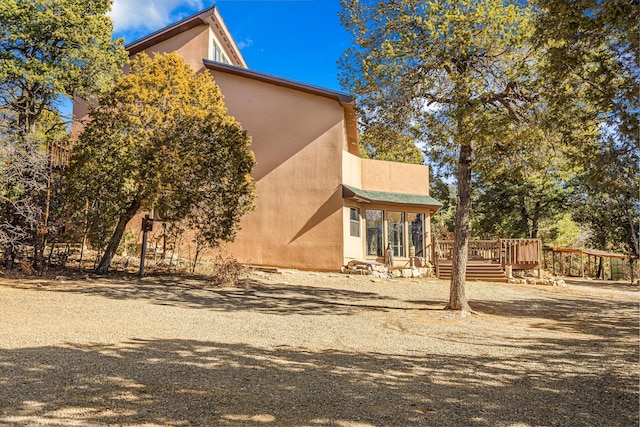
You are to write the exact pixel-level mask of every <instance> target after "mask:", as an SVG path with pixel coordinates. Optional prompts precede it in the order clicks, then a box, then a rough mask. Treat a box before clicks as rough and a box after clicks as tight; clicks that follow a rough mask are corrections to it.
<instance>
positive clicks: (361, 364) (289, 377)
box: [0, 340, 639, 426]
mask: <svg viewBox="0 0 640 427" xmlns="http://www.w3.org/2000/svg"><path fill="white" fill-rule="evenodd" d="M520 344H521V347H522V348H523V349H527V348H529V347H531V348H535V349H538V348H539V346H540V345H543V346H545V348H546V350H545V351H542V352H541V351H535V352H530V353H527V354H531V356H530V357H529V356H527V357H520V358H518V359H515V360H511V361H510V362H511V363H506V364H505V363H504V362H505V361H504V360H499V359H496V358H493V357H490V356H481V355H477V356H464V357H463V356H445V355H435V354H426V355H424V356H420V357H417V356H405V355H386V354H357V353H348V352H339V351H322V352H308V351H304V350H300V349H291V348H286V347H283V348H280V349H276V350H273V351H271V350H265V349H260V348H255V347H252V346H249V345H229V344H220V343H215V342H201V341H190V340H135V341H130V342H127V343H123V344H120V345H117V346H106V345H80V346H72V345H67V346H53V347H40V348H26V349H17V350H0V424H2V423H4V424H5V425H13V426H27V425H34V424H39V423H43V424H47V425H72V424H73V425H92V424H93V425H95V424H101V425H118V424H124V425H127V424H136V423H152V424H156V425H162V426H165V425H167V424H170V425H278V426H284V425H317V426H328V425H339V426H344V425H364V426H367V425H397V426H400V425H402V426H404V425H450V426H453V425H459V426H463V425H464V426H471V425H476V426H512V425H522V426H533V425H571V426H578V425H580V426H583V425H590V426H635V425H638V422H639V420H638V388H637V377H636V376H635V375H633V374H632V373H628V372H620V371H617V370H615V369H602V368H601V366H602V365H601V363H602V360H600V359H599V358H597V357H595V356H593V355H591V354H590V353H584V352H581V351H580V349H576V347H575V346H574V342H572V341H558V340H549V341H546V342H540V341H539V340H531V341H528V342H527V341H525V342H521V343H520ZM566 364H578V365H582V366H584V367H585V370H584V371H581V372H577V371H572V370H571V369H566V367H567V365H566ZM571 366H573V365H571ZM592 366H593V369H592V368H591V367H592Z"/></svg>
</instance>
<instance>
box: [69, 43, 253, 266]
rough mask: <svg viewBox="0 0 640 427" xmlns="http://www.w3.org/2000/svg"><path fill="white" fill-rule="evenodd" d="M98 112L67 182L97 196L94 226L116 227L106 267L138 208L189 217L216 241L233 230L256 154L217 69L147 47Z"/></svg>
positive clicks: (85, 196)
mask: <svg viewBox="0 0 640 427" xmlns="http://www.w3.org/2000/svg"><path fill="white" fill-rule="evenodd" d="M90 117H91V120H90V121H89V123H88V125H87V127H86V129H85V130H84V131H83V133H82V134H81V135H80V139H79V141H78V144H77V145H76V146H75V148H74V153H73V157H72V161H71V166H70V169H69V173H68V182H69V184H70V189H71V191H73V192H74V194H77V195H78V196H81V197H78V200H81V201H82V203H81V205H82V206H79V207H84V202H85V200H86V201H89V206H90V210H91V212H90V215H89V216H90V218H89V219H90V221H89V223H90V228H91V229H93V230H95V229H102V236H103V237H106V234H107V233H111V237H110V238H109V241H108V244H107V247H106V250H105V253H104V255H103V257H102V259H101V261H100V264H99V265H98V267H97V272H98V273H101V274H104V273H106V272H107V271H108V268H109V266H110V264H111V260H112V258H113V256H114V254H115V252H116V249H117V247H118V245H119V243H120V240H121V238H122V234H123V232H124V230H125V227H126V225H127V223H128V222H129V221H130V220H131V219H132V218H133V216H134V215H135V214H136V213H137V212H138V211H139V210H140V209H151V208H155V209H157V210H158V211H160V212H162V213H163V220H181V219H185V218H187V219H189V221H190V222H191V224H192V225H194V226H195V227H196V228H197V229H198V230H199V231H200V233H201V234H203V235H204V236H205V237H206V241H207V242H208V243H209V244H211V245H216V244H218V243H219V242H220V241H228V240H232V239H233V237H234V235H235V232H236V230H237V225H238V221H239V218H240V217H241V216H242V214H244V213H245V212H247V211H248V210H250V209H251V208H252V207H253V197H254V183H253V181H252V179H251V178H250V176H249V173H250V171H251V169H252V167H253V164H254V159H253V154H252V153H251V152H250V151H249V150H248V146H249V143H250V139H249V138H248V137H247V135H246V133H245V132H244V131H243V130H242V129H241V127H240V125H239V124H238V123H237V122H236V121H235V120H234V119H233V118H232V117H230V116H229V115H228V114H227V110H226V108H225V106H224V104H223V102H222V95H221V93H220V90H219V89H218V87H217V85H216V84H215V82H214V81H213V79H212V78H211V76H210V75H208V74H206V73H202V74H199V75H194V73H193V71H192V69H191V68H190V67H189V66H188V65H186V64H185V63H184V61H183V60H182V59H181V58H180V57H179V56H178V55H177V54H175V53H174V54H165V55H156V56H155V57H154V58H153V59H151V58H149V57H148V56H146V55H145V54H139V55H137V56H136V57H135V58H134V59H133V60H132V62H131V68H130V71H129V73H128V74H127V75H123V76H122V77H121V78H120V80H119V81H118V85H117V86H116V87H115V88H114V89H113V90H111V91H110V92H108V93H106V94H104V95H102V96H101V97H100V98H99V105H98V106H97V107H95V108H93V109H92V110H91V112H90Z"/></svg>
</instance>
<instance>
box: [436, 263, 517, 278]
mask: <svg viewBox="0 0 640 427" xmlns="http://www.w3.org/2000/svg"><path fill="white" fill-rule="evenodd" d="M452 269H453V266H452V263H450V262H449V263H443V262H441V263H440V265H439V266H438V278H440V279H450V278H451V270H452ZM466 278H467V280H481V281H486V282H507V281H508V280H507V277H506V275H505V272H504V270H503V269H502V266H501V265H500V264H493V263H488V262H474V261H469V262H468V263H467V271H466Z"/></svg>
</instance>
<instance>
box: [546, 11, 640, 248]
mask: <svg viewBox="0 0 640 427" xmlns="http://www.w3.org/2000/svg"><path fill="white" fill-rule="evenodd" d="M537 4H538V9H539V10H540V11H541V13H540V14H539V16H538V22H537V26H538V31H537V33H536V40H537V43H538V46H539V48H540V49H541V50H543V51H544V52H545V57H544V58H545V61H544V62H543V64H542V65H543V66H542V67H541V73H542V76H543V77H544V79H545V80H546V86H545V88H546V91H547V98H548V99H549V105H550V108H551V109H554V110H555V111H556V112H559V113H560V114H559V115H558V117H557V121H559V122H566V120H565V119H566V118H567V117H568V118H569V119H571V116H570V115H571V114H572V113H573V111H572V110H575V107H574V108H572V109H571V110H567V109H566V105H567V99H573V100H575V102H574V103H573V105H577V106H580V107H581V108H583V111H585V110H589V109H590V110H591V111H592V113H591V115H592V116H595V119H592V120H595V121H596V123H597V132H596V134H597V135H596V139H595V144H593V143H589V144H576V150H574V151H573V152H572V153H569V154H570V156H569V157H568V159H569V160H570V161H571V162H573V163H574V164H576V165H578V166H579V167H580V169H581V170H580V172H579V173H578V174H577V175H576V178H575V185H576V188H577V189H578V193H577V194H576V196H575V197H574V203H573V212H574V217H575V219H576V220H578V221H581V222H582V223H584V224H587V225H589V227H590V229H591V232H592V241H591V244H592V245H594V246H595V247H596V248H600V249H609V250H618V251H627V250H630V251H631V252H632V253H635V254H638V252H640V245H639V243H638V241H639V240H640V234H639V233H640V232H639V228H640V224H639V222H640V218H639V217H640V185H639V184H638V182H639V181H640V178H639V176H640V170H639V169H640V166H639V165H640V143H639V140H638V139H639V137H640V128H639V123H640V122H639V120H638V117H639V113H640V102H639V100H640V97H639V93H640V67H638V53H639V52H640V33H639V32H638V27H639V26H640V7H638V3H637V1H628V0H610V1H602V2H593V1H589V0H537ZM583 117H584V116H577V117H573V119H574V120H576V119H577V120H578V121H583V120H584V119H583Z"/></svg>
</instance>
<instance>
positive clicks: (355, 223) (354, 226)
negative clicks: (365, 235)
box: [349, 206, 362, 237]
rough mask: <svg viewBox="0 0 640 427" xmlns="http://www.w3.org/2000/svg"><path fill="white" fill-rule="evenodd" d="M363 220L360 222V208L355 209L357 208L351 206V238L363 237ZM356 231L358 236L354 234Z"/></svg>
mask: <svg viewBox="0 0 640 427" xmlns="http://www.w3.org/2000/svg"><path fill="white" fill-rule="evenodd" d="M354 212H355V219H354ZM360 223H361V220H360V208H358V207H355V206H350V207H349V236H351V237H361V236H362V231H361V228H362V227H361V226H360ZM354 231H355V232H356V234H354Z"/></svg>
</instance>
